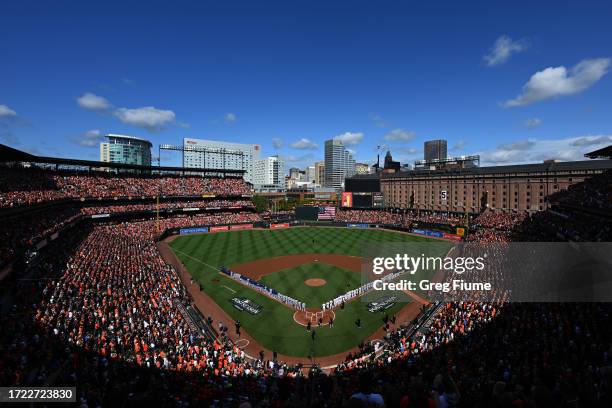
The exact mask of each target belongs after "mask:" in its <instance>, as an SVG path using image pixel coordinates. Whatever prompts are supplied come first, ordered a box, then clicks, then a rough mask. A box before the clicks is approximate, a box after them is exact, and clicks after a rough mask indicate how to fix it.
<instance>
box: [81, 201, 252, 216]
mask: <svg viewBox="0 0 612 408" xmlns="http://www.w3.org/2000/svg"><path fill="white" fill-rule="evenodd" d="M158 208H159V209H160V210H168V209H180V208H202V209H204V208H209V209H212V208H215V209H216V208H221V209H227V208H253V202H252V201H250V200H195V201H168V202H161V203H159V206H158V205H157V203H146V204H123V205H101V206H95V207H84V208H82V209H81V212H82V213H83V214H84V215H93V214H115V213H125V212H135V211H155V210H157V209H158Z"/></svg>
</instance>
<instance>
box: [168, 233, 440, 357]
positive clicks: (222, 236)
mask: <svg viewBox="0 0 612 408" xmlns="http://www.w3.org/2000/svg"><path fill="white" fill-rule="evenodd" d="M313 240H314V241H315V243H314V244H313V242H312V241H313ZM428 241H431V240H428V239H426V238H420V237H415V236H412V235H407V234H400V233H395V232H390V231H384V230H375V229H372V230H357V229H355V230H352V229H344V228H316V227H310V228H290V229H284V230H247V231H232V232H218V233H209V234H202V235H191V236H182V237H178V238H177V239H175V240H174V241H172V243H171V248H172V249H173V250H174V252H175V253H176V255H177V256H178V257H179V259H180V260H181V261H182V263H183V264H184V265H185V267H186V268H187V269H188V270H189V272H190V273H191V275H192V276H193V278H194V279H195V280H196V281H197V282H198V283H200V285H202V287H203V290H204V291H205V292H206V293H207V294H208V295H209V296H210V297H211V298H213V299H214V300H215V302H216V303H217V304H218V305H220V306H221V307H222V308H223V309H224V310H225V311H226V312H227V313H228V314H229V315H230V316H231V317H232V318H233V319H234V320H240V322H241V324H242V326H243V327H244V329H245V330H246V331H248V332H249V334H251V335H252V336H253V337H254V338H256V339H257V340H258V341H259V342H260V343H261V344H262V345H263V346H264V347H266V348H267V349H269V350H275V351H278V352H279V353H282V354H286V355H292V356H297V357H309V356H312V357H320V356H327V355H333V354H338V353H342V352H344V351H346V350H348V349H350V348H352V347H354V346H356V345H358V344H359V343H361V342H363V341H364V340H365V339H366V338H367V337H369V336H370V334H372V333H373V332H374V331H376V329H377V328H379V327H381V326H382V324H383V323H382V317H383V316H384V314H383V313H377V314H374V313H369V312H368V311H367V309H366V304H365V303H363V302H361V301H360V300H357V301H354V302H350V303H348V304H347V305H346V308H345V310H343V311H337V313H336V321H335V324H334V327H333V328H329V327H327V326H325V327H323V328H315V330H316V331H317V336H316V341H315V342H313V341H312V340H311V337H310V333H309V332H308V331H306V329H305V328H304V327H303V326H300V325H298V324H297V323H295V321H294V320H293V314H294V311H293V310H292V309H289V308H287V307H285V306H283V305H281V304H279V303H278V302H276V301H274V300H272V299H270V298H268V297H266V296H264V295H261V294H259V293H258V292H255V291H253V290H251V289H249V288H247V287H245V286H243V285H241V284H239V283H237V282H235V281H234V280H232V279H230V278H228V277H226V276H224V275H222V274H221V273H219V272H218V269H217V268H218V266H219V265H226V266H230V267H231V266H232V265H238V264H241V263H244V262H250V261H254V260H257V259H264V258H271V257H275V256H282V255H292V254H306V253H337V254H345V255H353V256H360V255H361V248H362V245H363V244H364V243H366V242H379V243H382V244H385V243H389V242H411V243H423V246H424V247H426V245H427V242H428ZM355 275H357V276H358V275H359V274H357V273H355ZM359 279H360V277H359ZM396 295H397V296H398V297H399V298H400V299H399V300H401V301H404V302H408V301H409V299H408V297H407V296H406V295H404V294H403V293H401V292H397V293H396ZM233 297H246V298H249V299H252V300H254V301H255V302H257V303H258V304H260V305H261V306H263V309H262V311H261V312H260V313H259V314H258V315H255V316H253V315H250V314H248V313H246V312H240V311H239V310H237V309H235V308H234V307H233V306H232V305H231V303H230V300H231V299H232V298H233ZM328 300H330V299H328ZM404 304H405V303H398V304H396V305H395V306H394V307H393V308H391V309H389V310H387V313H388V314H389V315H392V314H394V313H397V312H398V311H399V310H400V309H401V308H402V307H403V306H404ZM204 314H205V315H206V312H204ZM358 318H359V319H361V328H358V327H357V326H356V325H355V321H356V320H357V319H358ZM231 329H233V328H231Z"/></svg>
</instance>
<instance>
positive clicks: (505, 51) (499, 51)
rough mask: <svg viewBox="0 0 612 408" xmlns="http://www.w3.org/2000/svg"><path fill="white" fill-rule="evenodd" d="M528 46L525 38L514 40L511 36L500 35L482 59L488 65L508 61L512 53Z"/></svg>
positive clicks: (523, 49) (492, 65) (521, 50)
mask: <svg viewBox="0 0 612 408" xmlns="http://www.w3.org/2000/svg"><path fill="white" fill-rule="evenodd" d="M528 47H529V46H528V44H527V42H526V41H525V40H517V41H514V40H513V39H512V38H510V37H508V36H505V35H502V36H501V37H499V38H498V39H497V40H496V41H495V44H493V47H491V49H490V50H489V53H488V54H487V55H485V56H483V57H482V59H484V61H485V64H486V65H487V66H488V67H494V66H497V65H501V64H503V63H504V62H506V61H508V59H510V57H511V56H512V55H513V54H518V53H519V52H523V51H525V50H526V49H527V48H528Z"/></svg>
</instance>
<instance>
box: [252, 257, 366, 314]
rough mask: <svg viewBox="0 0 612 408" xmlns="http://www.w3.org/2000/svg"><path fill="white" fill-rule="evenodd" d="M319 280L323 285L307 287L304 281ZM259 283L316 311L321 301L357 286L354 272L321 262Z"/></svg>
mask: <svg viewBox="0 0 612 408" xmlns="http://www.w3.org/2000/svg"><path fill="white" fill-rule="evenodd" d="M314 278H320V279H324V280H325V281H327V283H326V284H325V285H323V286H308V285H306V283H305V282H304V281H305V280H306V279H314ZM260 282H262V283H263V284H264V285H266V286H267V287H269V288H272V289H276V290H277V291H279V292H280V293H283V294H285V295H288V296H291V297H292V298H294V299H299V300H301V301H302V302H305V303H306V307H308V308H320V307H321V305H322V304H323V303H324V302H327V301H328V300H331V299H335V298H336V297H338V296H340V295H342V294H343V293H346V292H348V291H349V290H351V289H356V288H358V287H359V286H361V275H360V274H359V273H358V272H354V271H349V270H346V269H342V268H338V267H336V266H333V265H327V264H324V263H310V264H305V265H300V266H298V267H296V268H290V269H285V270H282V271H280V272H277V273H272V274H270V275H266V276H264V277H263V278H262V279H261V280H260Z"/></svg>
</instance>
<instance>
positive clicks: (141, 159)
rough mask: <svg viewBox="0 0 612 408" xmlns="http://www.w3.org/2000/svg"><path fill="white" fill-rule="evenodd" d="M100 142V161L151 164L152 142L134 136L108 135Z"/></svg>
mask: <svg viewBox="0 0 612 408" xmlns="http://www.w3.org/2000/svg"><path fill="white" fill-rule="evenodd" d="M106 139H107V140H106V142H102V143H100V161H102V162H105V163H122V164H137V165H141V166H150V165H151V147H152V146H153V145H152V144H151V142H149V141H148V140H145V139H141V138H139V137H134V136H126V135H116V134H112V133H109V134H107V135H106Z"/></svg>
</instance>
